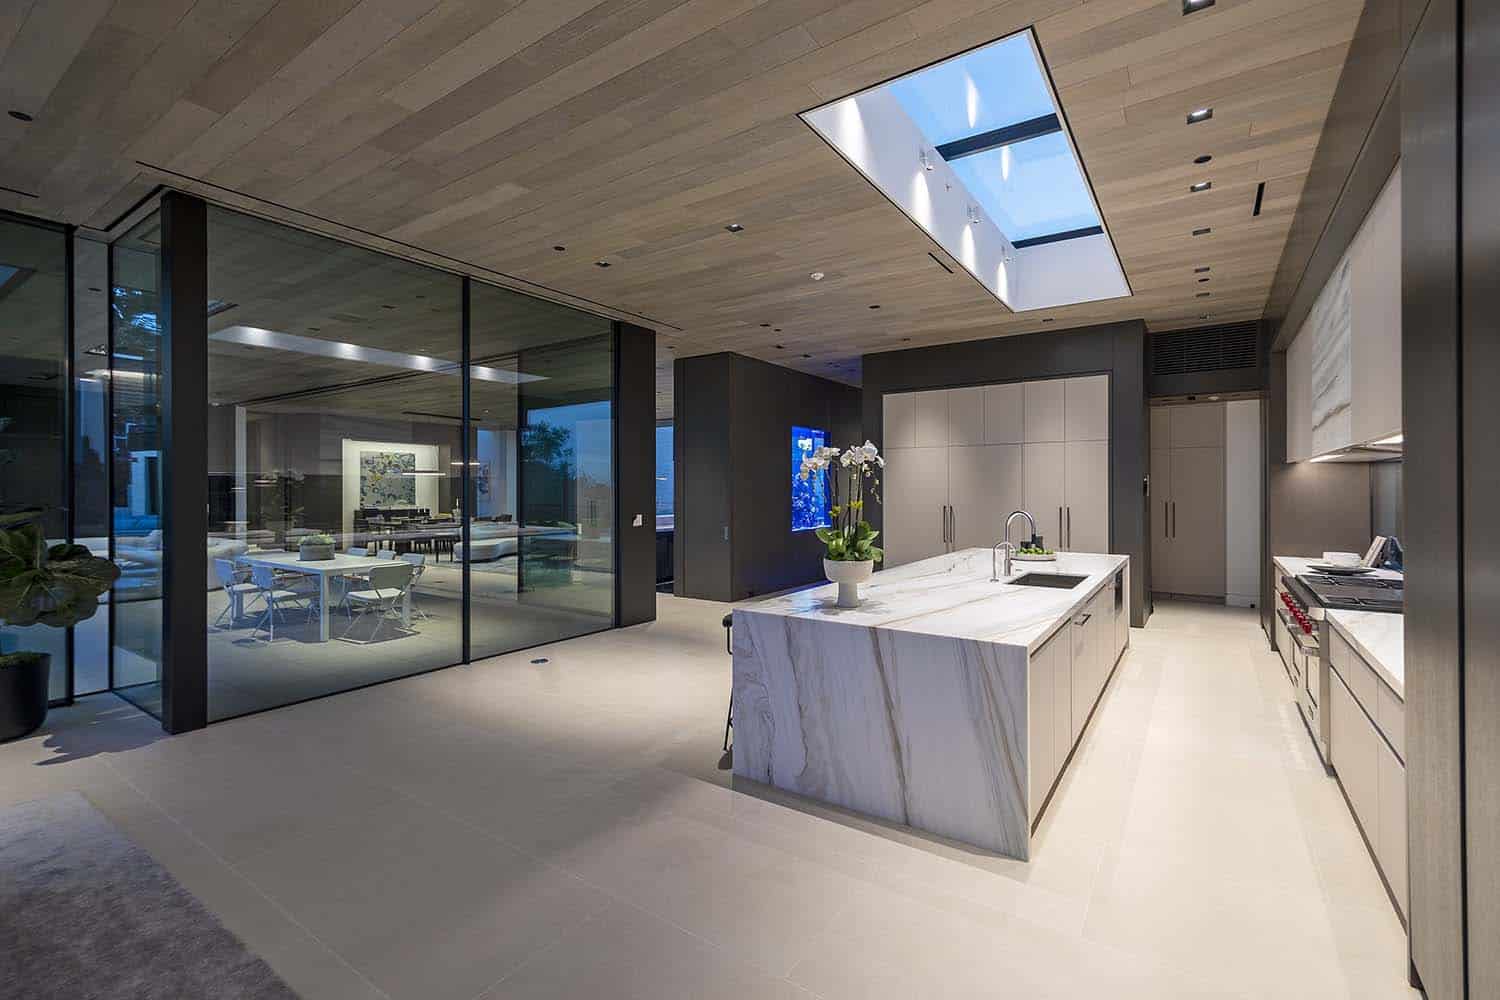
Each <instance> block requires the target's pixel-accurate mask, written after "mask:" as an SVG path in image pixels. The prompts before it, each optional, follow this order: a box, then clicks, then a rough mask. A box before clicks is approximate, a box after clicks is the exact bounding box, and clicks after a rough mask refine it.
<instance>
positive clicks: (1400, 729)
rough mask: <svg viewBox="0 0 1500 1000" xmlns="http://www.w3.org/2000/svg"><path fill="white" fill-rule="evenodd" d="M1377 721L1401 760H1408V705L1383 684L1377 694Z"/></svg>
mask: <svg viewBox="0 0 1500 1000" xmlns="http://www.w3.org/2000/svg"><path fill="white" fill-rule="evenodd" d="M1375 721H1376V722H1378V723H1380V730H1381V732H1383V733H1385V738H1386V739H1388V740H1390V741H1391V746H1393V747H1395V748H1396V753H1398V754H1400V756H1401V759H1402V760H1405V759H1406V705H1405V703H1403V702H1402V701H1401V699H1400V698H1397V697H1396V693H1395V692H1394V691H1392V690H1391V689H1390V688H1388V687H1386V686H1385V685H1384V684H1381V685H1380V687H1379V689H1378V690H1377V691H1376V693H1375Z"/></svg>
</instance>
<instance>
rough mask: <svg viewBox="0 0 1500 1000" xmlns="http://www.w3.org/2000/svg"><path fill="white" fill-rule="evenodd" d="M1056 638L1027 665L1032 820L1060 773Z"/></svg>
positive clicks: (1027, 757)
mask: <svg viewBox="0 0 1500 1000" xmlns="http://www.w3.org/2000/svg"><path fill="white" fill-rule="evenodd" d="M1058 645H1059V643H1058V642H1057V641H1056V640H1053V641H1052V642H1049V643H1047V644H1046V645H1044V646H1043V647H1042V648H1040V649H1038V650H1037V651H1036V652H1034V653H1032V654H1031V659H1030V660H1029V661H1028V663H1027V665H1026V708H1027V712H1026V773H1027V790H1028V792H1029V797H1030V815H1031V819H1032V821H1033V822H1035V821H1036V818H1037V816H1038V815H1039V814H1040V813H1041V810H1042V802H1043V801H1045V800H1046V798H1047V791H1048V789H1050V788H1051V787H1052V779H1053V778H1054V777H1056V776H1057V753H1056V749H1055V747H1054V745H1053V744H1054V742H1055V741H1054V739H1053V733H1052V713H1053V706H1052V703H1053V699H1054V697H1055V694H1056V685H1055V683H1054V680H1053V678H1054V676H1055V674H1056V669H1057V668H1056V665H1055V661H1056V655H1055V653H1056V647H1057V646H1058Z"/></svg>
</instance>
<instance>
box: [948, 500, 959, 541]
mask: <svg viewBox="0 0 1500 1000" xmlns="http://www.w3.org/2000/svg"><path fill="white" fill-rule="evenodd" d="M948 544H949V545H950V546H952V545H957V544H958V511H956V510H954V509H953V505H952V504H949V505H948Z"/></svg>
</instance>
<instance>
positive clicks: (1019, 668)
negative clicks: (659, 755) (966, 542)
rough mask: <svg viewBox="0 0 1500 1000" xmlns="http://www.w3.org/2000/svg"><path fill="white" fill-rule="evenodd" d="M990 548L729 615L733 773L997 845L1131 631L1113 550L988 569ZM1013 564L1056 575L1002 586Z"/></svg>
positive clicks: (1031, 806) (1124, 562)
mask: <svg viewBox="0 0 1500 1000" xmlns="http://www.w3.org/2000/svg"><path fill="white" fill-rule="evenodd" d="M990 565H991V563H990V551H989V550H988V549H965V550H962V551H959V552H953V553H948V554H945V555H941V556H935V557H933V558H930V559H924V560H921V561H918V562H913V563H908V564H906V565H904V566H899V567H896V568H894V569H888V570H883V571H881V572H879V573H877V574H875V577H874V578H873V579H872V580H871V581H870V582H869V583H867V584H865V585H864V586H863V587H862V588H861V589H862V593H863V595H864V603H863V604H862V605H861V606H860V607H859V608H856V609H852V610H843V609H840V608H837V607H835V606H834V601H835V598H836V596H837V588H836V587H835V586H833V585H831V584H830V585H828V586H824V587H817V588H812V589H809V590H803V591H798V592H796V593H793V594H788V595H784V596H781V597H777V598H773V599H770V600H765V601H761V602H758V603H755V604H750V605H746V606H744V607H740V608H736V609H735V611H734V773H735V776H736V778H747V779H751V780H754V781H759V782H764V783H766V784H770V785H774V786H776V787H777V788H781V789H784V790H786V791H789V792H794V793H796V794H799V795H805V796H807V797H809V798H813V799H817V800H820V801H823V802H828V803H831V804H833V805H836V806H841V807H844V808H847V809H852V810H855V811H857V812H861V813H866V814H868V815H871V816H875V817H879V818H881V819H885V820H890V821H893V822H896V823H901V824H904V825H906V826H910V827H913V828H915V829H919V830H925V831H927V832H929V833H933V834H937V835H939V836H942V837H947V838H951V839H953V840H959V841H964V842H966V843H969V844H973V845H975V846H977V847H981V848H984V849H986V850H990V851H994V852H997V853H1000V854H1004V855H1007V856H1009V857H1014V858H1021V859H1026V858H1028V857H1029V855H1030V848H1031V832H1032V830H1033V829H1034V828H1035V825H1036V821H1037V820H1038V819H1039V818H1040V816H1041V811H1042V808H1043V807H1044V806H1045V804H1046V802H1047V798H1048V796H1049V795H1050V794H1051V791H1052V789H1053V788H1054V787H1055V786H1056V783H1057V779H1058V777H1059V776H1060V775H1061V773H1062V770H1063V768H1064V767H1065V766H1066V764H1067V762H1068V760H1069V758H1070V757H1071V755H1072V751H1073V748H1074V746H1076V745H1077V742H1078V739H1079V737H1080V736H1081V734H1082V732H1083V728H1084V726H1085V725H1086V723H1087V722H1088V719H1089V718H1090V716H1091V714H1092V712H1093V708H1094V705H1095V704H1096V702H1097V701H1098V698H1099V695H1100V694H1101V693H1102V691H1103V690H1104V686H1105V684H1106V683H1107V682H1108V680H1109V677H1110V675H1111V673H1112V672H1113V669H1114V665H1115V663H1116V662H1117V661H1118V659H1119V657H1120V654H1121V653H1122V652H1123V651H1124V648H1125V646H1126V644H1127V642H1128V636H1129V615H1130V611H1129V609H1130V595H1129V585H1130V582H1129V559H1128V558H1127V557H1126V556H1116V555H1095V554H1087V553H1061V554H1060V555H1059V556H1058V559H1057V561H1056V562H1046V563H1027V562H1016V563H1015V564H1014V565H1013V566H1012V572H1011V575H1010V577H1008V578H1007V579H1006V580H1002V581H1001V582H998V583H992V582H990ZM1027 573H1034V574H1046V575H1049V576H1057V575H1071V576H1079V577H1082V578H1083V579H1082V580H1081V581H1079V582H1078V583H1076V584H1075V585H1073V586H1072V587H1071V588H1067V589H1061V588H1050V587H1036V586H1022V585H1017V584H1015V583H1012V582H1010V581H1014V580H1016V579H1019V578H1021V577H1022V576H1024V575H1025V574H1027Z"/></svg>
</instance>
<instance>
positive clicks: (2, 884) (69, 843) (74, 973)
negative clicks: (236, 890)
mask: <svg viewBox="0 0 1500 1000" xmlns="http://www.w3.org/2000/svg"><path fill="white" fill-rule="evenodd" d="M295 996H296V994H295V993H293V992H292V990H291V989H290V988H288V987H287V985H286V984H285V983H283V982H282V981H281V979H280V977H278V976H277V975H276V973H275V972H273V971H271V967H270V966H269V965H267V964H266V963H265V961H263V960H262V959H261V958H259V957H258V956H256V955H255V954H253V953H252V952H250V950H249V949H247V948H246V947H245V945H244V944H243V943H242V942H241V941H240V939H239V938H237V937H235V936H234V935H233V934H231V933H230V932H229V931H228V930H227V929H226V928H225V927H224V925H222V924H221V923H219V921H218V920H217V919H216V918H215V917H214V916H213V915H212V914H211V913H209V912H208V910H207V909H206V908H205V907H204V906H203V904H202V903H200V902H198V900H197V899H196V898H195V897H194V896H193V894H192V893H190V892H188V891H187V890H186V889H184V888H183V887H182V886H181V885H180V884H179V883H178V882H177V880H176V879H174V878H173V877H172V876H171V875H169V874H168V873H167V871H166V869H164V868H162V867H161V866H160V865H159V864H157V863H156V861H155V860H154V859H152V857H151V855H150V854H148V853H146V851H145V850H143V849H142V848H140V847H139V846H137V845H136V844H135V843H134V842H133V841H131V840H130V839H129V838H128V837H126V836H125V835H124V834H123V833H121V832H120V831H119V830H118V829H117V828H116V827H115V826H114V824H112V823H110V822H109V820H107V819H105V817H104V816H103V814H101V813H100V812H99V811H98V810H96V809H95V808H94V807H93V806H91V805H89V803H88V802H87V801H86V800H85V799H84V798H83V797H82V796H81V795H78V794H76V793H72V794H68V795H59V796H55V797H53V798H47V799H40V800H38V801H35V802H27V803H23V804H21V805H18V806H14V807H12V808H9V809H5V810H0V997H3V998H6V1000H9V998H11V997H16V998H21V997H25V998H28V1000H37V998H51V997H56V998H59V1000H61V998H64V997H66V998H68V1000H83V998H94V997H98V998H101V1000H102V998H110V1000H136V998H151V1000H156V998H162V1000H166V998H173V1000H176V998H183V997H193V998H197V997H204V998H226V1000H228V998H235V1000H238V998H241V997H244V998H251V997H253V998H256V1000H261V998H274V1000H282V998H291V997H295Z"/></svg>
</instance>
